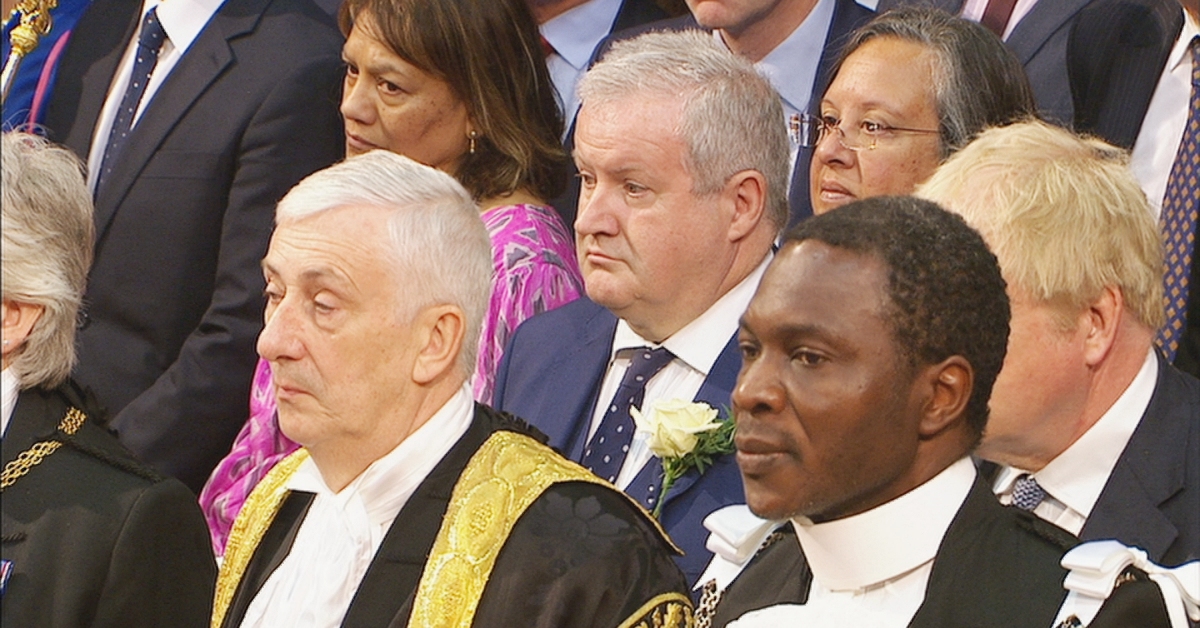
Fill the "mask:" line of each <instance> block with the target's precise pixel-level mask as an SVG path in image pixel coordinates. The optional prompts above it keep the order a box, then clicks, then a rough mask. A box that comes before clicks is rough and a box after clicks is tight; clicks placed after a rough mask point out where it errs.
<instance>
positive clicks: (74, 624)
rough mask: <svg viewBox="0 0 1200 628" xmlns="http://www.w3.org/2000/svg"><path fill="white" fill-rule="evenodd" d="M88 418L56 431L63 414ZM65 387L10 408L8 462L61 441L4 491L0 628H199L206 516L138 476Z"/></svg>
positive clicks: (204, 618)
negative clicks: (5, 573) (75, 412)
mask: <svg viewBox="0 0 1200 628" xmlns="http://www.w3.org/2000/svg"><path fill="white" fill-rule="evenodd" d="M70 407H75V408H79V409H81V410H84V411H85V413H86V414H87V415H88V418H87V420H85V422H84V423H83V426H82V427H81V428H80V429H79V431H78V432H76V433H75V434H74V436H73V437H67V436H66V435H65V434H63V433H62V432H58V431H57V428H58V425H59V423H60V422H61V421H62V420H63V417H64V416H65V415H66V413H67V410H68V408H70ZM97 418H98V416H97V415H96V413H95V411H94V410H92V409H91V408H90V406H89V404H85V403H84V402H83V401H82V399H81V398H80V395H79V394H78V393H77V392H76V391H75V390H74V389H73V387H72V386H70V385H65V386H64V387H62V388H60V389H58V390H54V391H44V390H41V389H30V390H26V391H24V392H22V393H21V394H20V396H19V397H18V399H17V405H16V408H15V410H14V411H13V416H12V420H11V422H10V423H9V426H8V430H7V432H6V433H5V435H4V440H3V445H2V448H3V454H2V455H3V458H4V464H5V465H6V467H7V465H8V464H9V463H10V462H12V461H13V460H14V459H16V458H17V457H18V455H19V454H21V453H22V452H25V451H26V450H28V449H29V448H30V447H32V446H33V445H34V443H38V442H42V441H46V440H49V439H55V440H61V441H66V442H67V443H68V444H66V445H63V446H62V447H60V448H59V449H58V450H56V451H54V452H53V453H51V454H50V455H48V456H46V457H45V458H43V459H42V462H41V463H39V464H37V465H35V466H33V467H32V468H30V470H29V472H28V473H27V474H26V475H24V476H22V477H20V478H18V479H17V480H16V481H15V482H14V483H13V484H12V485H11V486H9V487H8V488H6V489H4V498H3V502H2V508H0V510H2V515H0V520H2V522H3V523H2V527H3V546H2V551H3V558H4V560H5V561H12V568H13V571H12V575H11V577H10V578H9V580H8V583H7V585H6V588H5V590H4V597H3V602H2V603H0V623H2V624H3V625H4V626H54V627H61V628H80V627H81V626H95V627H99V626H112V627H114V628H116V627H121V628H124V627H128V626H145V627H158V626H180V627H187V626H196V627H201V626H207V625H208V622H209V621H210V618H211V609H212V598H213V586H214V583H215V581H216V563H215V562H214V561H213V556H212V545H211V544H210V541H209V538H208V528H207V527H206V526H205V524H204V517H203V515H201V514H200V508H199V506H197V505H196V501H195V498H194V496H193V495H192V494H191V492H190V491H188V490H187V488H186V487H185V486H184V485H183V484H180V483H179V482H178V481H177V480H174V479H169V478H164V477H163V476H160V475H158V474H156V473H155V472H153V471H152V470H150V469H148V468H146V467H143V466H142V465H141V464H139V463H138V462H136V461H135V460H134V459H133V458H132V456H130V454H129V453H128V452H127V451H126V450H125V449H124V448H123V447H122V446H121V445H120V444H119V443H118V442H117V440H116V439H115V438H113V437H112V435H111V434H109V433H108V432H107V431H106V430H105V429H104V428H103V427H100V426H99V425H98V424H96V423H95V420H96V419H97Z"/></svg>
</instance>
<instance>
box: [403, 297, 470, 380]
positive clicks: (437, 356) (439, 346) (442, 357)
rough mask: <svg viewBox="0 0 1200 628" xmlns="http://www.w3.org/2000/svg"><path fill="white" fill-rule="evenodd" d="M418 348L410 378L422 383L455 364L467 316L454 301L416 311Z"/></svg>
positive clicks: (452, 367) (454, 366) (456, 366)
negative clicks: (451, 303)
mask: <svg viewBox="0 0 1200 628" xmlns="http://www.w3.org/2000/svg"><path fill="white" fill-rule="evenodd" d="M413 325H414V326H416V327H417V329H418V330H419V333H418V335H417V341H418V342H419V343H420V344H419V346H420V347H421V350H420V352H418V353H417V359H416V361H415V363H414V364H413V381H415V382H417V383H418V384H421V385H425V384H429V383H432V382H433V381H434V380H437V379H439V378H441V377H443V376H445V375H446V374H447V373H449V372H450V371H453V370H454V369H456V368H458V354H459V353H461V351H462V346H463V335H464V334H465V333H466V327H467V317H466V314H464V313H463V311H462V309H461V308H459V307H458V306H457V305H435V306H432V307H428V308H425V309H424V310H422V311H421V313H420V314H418V315H417V317H416V320H414V321H413Z"/></svg>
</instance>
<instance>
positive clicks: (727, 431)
mask: <svg viewBox="0 0 1200 628" xmlns="http://www.w3.org/2000/svg"><path fill="white" fill-rule="evenodd" d="M629 415H630V416H631V417H633V422H634V423H635V424H636V425H637V430H638V431H639V432H644V433H645V434H647V435H648V436H649V440H648V442H647V445H648V446H649V447H650V451H651V452H653V453H654V455H656V456H658V457H659V459H661V460H662V465H663V483H662V492H661V493H660V495H662V496H664V497H665V496H666V494H667V491H668V490H670V488H671V485H673V484H674V483H675V480H678V479H679V478H681V477H683V474H685V473H687V472H688V470H689V469H691V468H693V467H695V469H696V470H697V471H699V472H700V473H704V469H705V468H706V467H708V466H711V465H712V461H713V458H715V457H717V456H720V455H722V454H727V453H730V452H732V451H733V421H731V420H724V421H722V420H720V419H718V418H717V409H716V408H714V407H712V406H710V405H708V404H707V403H702V402H694V401H684V400H682V399H668V400H664V401H657V402H655V403H654V404H652V405H651V406H650V409H649V410H648V411H647V412H646V413H645V414H643V413H642V411H641V410H639V409H637V408H630V409H629ZM662 505H663V500H662V499H659V500H658V503H657V504H656V505H655V506H654V516H655V517H658V516H659V514H660V513H661V512H662Z"/></svg>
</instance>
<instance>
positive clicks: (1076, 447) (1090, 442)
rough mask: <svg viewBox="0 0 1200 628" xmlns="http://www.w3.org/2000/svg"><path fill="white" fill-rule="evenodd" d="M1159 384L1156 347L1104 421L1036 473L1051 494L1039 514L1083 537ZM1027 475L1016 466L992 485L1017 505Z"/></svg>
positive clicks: (1004, 500) (1007, 501) (1003, 499)
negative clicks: (1019, 481) (1016, 492)
mask: <svg viewBox="0 0 1200 628" xmlns="http://www.w3.org/2000/svg"><path fill="white" fill-rule="evenodd" d="M1157 381H1158V358H1156V357H1155V355H1154V350H1153V349H1150V350H1149V351H1147V353H1146V360H1145V362H1143V363H1142V368H1141V369H1140V370H1139V371H1138V374H1137V376H1135V377H1134V378H1133V381H1132V382H1130V384H1129V387H1128V388H1126V389H1125V392H1123V393H1121V396H1120V397H1118V398H1117V401H1116V403H1114V404H1113V405H1112V407H1110V408H1109V409H1108V410H1107V411H1106V412H1105V413H1104V414H1103V415H1102V416H1101V417H1100V420H1098V421H1096V424H1095V425H1093V426H1092V427H1091V428H1090V429H1088V431H1086V432H1084V433H1083V435H1082V436H1080V437H1079V440H1076V441H1075V442H1074V443H1071V446H1070V447H1067V449H1066V450H1065V451H1063V452H1062V453H1061V454H1059V455H1058V456H1057V457H1055V458H1054V459H1053V460H1051V461H1050V463H1049V464H1047V465H1046V466H1045V467H1043V468H1042V469H1041V470H1039V471H1037V472H1036V473H1032V474H1031V475H1032V476H1033V479H1035V480H1037V483H1038V485H1039V486H1041V487H1042V490H1044V491H1045V492H1046V498H1045V499H1043V500H1042V503H1040V504H1038V507H1037V508H1035V509H1034V511H1033V513H1034V514H1036V515H1037V516H1038V517H1041V518H1042V519H1044V520H1046V521H1049V522H1050V523H1053V524H1055V525H1057V526H1058V527H1060V528H1062V529H1064V530H1066V531H1068V532H1070V533H1071V534H1074V535H1078V534H1079V531H1080V530H1082V529H1083V524H1084V523H1086V522H1087V518H1088V516H1089V515H1091V514H1092V508H1093V507H1095V505H1096V500H1098V499H1100V493H1101V491H1103V490H1104V485H1105V484H1107V483H1108V476H1110V475H1112V470H1113V467H1115V466H1117V460H1118V459H1119V458H1120V457H1121V452H1123V451H1125V446H1126V445H1128V444H1129V438H1130V437H1131V436H1133V431H1134V430H1135V429H1137V426H1138V423H1139V422H1141V420H1142V415H1144V414H1145V413H1146V407H1147V406H1149V405H1150V397H1151V396H1153V395H1154V385H1155V383H1156V382H1157ZM1025 473H1029V472H1028V471H1026V470H1022V469H1017V468H1015V467H1005V468H1004V469H1002V470H1001V471H1000V474H999V475H997V476H996V481H995V483H994V484H993V486H992V490H993V492H995V493H996V496H997V497H999V498H1000V503H1002V504H1011V503H1012V501H1013V496H1012V493H1013V485H1014V484H1016V481H1017V478H1018V477H1020V476H1021V475H1022V474H1025Z"/></svg>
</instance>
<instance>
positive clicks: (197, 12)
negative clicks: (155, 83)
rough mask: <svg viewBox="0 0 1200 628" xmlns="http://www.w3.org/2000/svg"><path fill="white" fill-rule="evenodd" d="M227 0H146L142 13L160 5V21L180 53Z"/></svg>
mask: <svg viewBox="0 0 1200 628" xmlns="http://www.w3.org/2000/svg"><path fill="white" fill-rule="evenodd" d="M224 2H225V0H145V1H144V2H143V3H142V15H143V16H145V15H146V13H147V12H149V11H150V9H151V7H158V22H159V23H160V24H162V27H163V31H164V32H166V34H167V39H168V40H170V42H171V46H173V48H174V49H175V50H178V51H179V53H180V54H183V53H185V52H187V49H188V47H189V46H191V45H192V42H193V41H195V40H196V37H197V36H198V35H200V31H202V30H204V26H205V25H207V24H208V21H209V20H210V19H212V16H213V15H216V13H217V10H219V9H220V8H221V5H222V4H224Z"/></svg>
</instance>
